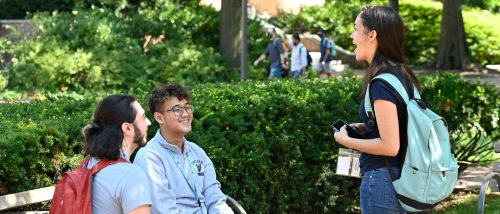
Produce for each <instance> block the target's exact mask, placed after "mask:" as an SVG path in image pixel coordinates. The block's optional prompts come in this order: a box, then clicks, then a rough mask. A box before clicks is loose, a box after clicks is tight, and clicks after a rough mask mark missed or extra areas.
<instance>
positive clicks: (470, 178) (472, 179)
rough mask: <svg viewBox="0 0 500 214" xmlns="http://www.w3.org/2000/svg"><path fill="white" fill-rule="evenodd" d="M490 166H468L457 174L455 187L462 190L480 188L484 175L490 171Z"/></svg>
mask: <svg viewBox="0 0 500 214" xmlns="http://www.w3.org/2000/svg"><path fill="white" fill-rule="evenodd" d="M492 168H493V167H492V166H489V167H485V166H479V167H469V168H467V169H466V170H465V171H463V172H462V173H461V174H460V175H459V176H458V182H457V185H456V186H455V188H457V189H463V190H480V189H481V183H482V182H483V179H484V177H485V176H486V175H488V174H490V173H491V172H492Z"/></svg>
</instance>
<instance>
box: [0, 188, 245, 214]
mask: <svg viewBox="0 0 500 214" xmlns="http://www.w3.org/2000/svg"><path fill="white" fill-rule="evenodd" d="M54 190H55V186H50V187H45V188H40V189H34V190H29V191H24V192H19V193H13V194H9V195H3V196H0V211H2V210H8V209H12V208H16V207H22V206H26V205H30V204H37V203H40V202H44V201H50V200H52V195H54ZM226 202H227V204H228V205H229V207H231V209H233V211H234V213H235V214H246V211H245V209H243V207H242V206H241V204H240V203H238V201H236V200H234V199H233V198H231V197H230V196H227V201H226ZM7 213H11V214H14V213H16V214H21V213H22V214H48V213H49V212H48V211H26V212H7Z"/></svg>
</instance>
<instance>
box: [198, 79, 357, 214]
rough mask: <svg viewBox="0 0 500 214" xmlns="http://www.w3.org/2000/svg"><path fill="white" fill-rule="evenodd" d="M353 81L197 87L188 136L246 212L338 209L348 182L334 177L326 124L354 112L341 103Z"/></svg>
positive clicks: (344, 205)
mask: <svg viewBox="0 0 500 214" xmlns="http://www.w3.org/2000/svg"><path fill="white" fill-rule="evenodd" d="M358 85H359V84H357V80H355V79H351V78H347V79H343V80H342V81H336V82H327V81H317V80H316V81H301V82H298V81H272V82H244V83H241V84H238V85H231V84H217V85H202V86H198V87H195V88H193V90H192V91H193V95H194V96H193V102H192V103H193V104H194V105H195V106H197V112H196V119H195V121H194V127H193V130H194V131H193V133H192V134H191V135H190V136H189V138H190V139H192V140H193V141H194V142H197V143H198V144H199V145H200V146H202V147H203V148H204V149H205V150H206V151H207V153H209V154H210V157H212V161H213V162H214V165H215V166H217V167H216V168H217V170H218V171H217V172H218V177H219V178H220V179H221V180H223V181H224V184H223V188H224V190H225V191H227V192H229V193H230V195H231V196H234V198H237V199H239V200H242V201H243V204H251V205H252V206H247V207H248V209H249V211H248V212H249V213H283V212H285V213H286V212H290V213H325V212H326V213H328V212H341V213H342V212H346V211H347V210H348V207H350V205H352V203H353V202H354V201H353V198H355V195H353V194H352V192H351V193H350V189H352V188H354V187H355V184H354V183H351V182H350V181H348V180H346V179H345V178H342V177H338V176H335V175H334V171H333V170H334V169H335V166H336V165H335V162H336V151H337V148H338V144H332V135H331V133H330V129H329V125H330V123H331V121H333V120H334V119H335V118H337V117H341V118H348V119H350V120H354V118H356V114H357V110H356V109H355V108H347V106H353V105H355V103H356V97H357V95H358V94H357V93H354V92H356V91H359V87H357V86H358ZM344 92H345V93H344ZM297 113H300V116H299V115H297ZM312 121H314V122H312ZM332 184H335V185H332ZM341 197H346V198H350V200H345V198H343V200H339V198H341ZM264 201H265V202H264ZM271 204H272V205H271Z"/></svg>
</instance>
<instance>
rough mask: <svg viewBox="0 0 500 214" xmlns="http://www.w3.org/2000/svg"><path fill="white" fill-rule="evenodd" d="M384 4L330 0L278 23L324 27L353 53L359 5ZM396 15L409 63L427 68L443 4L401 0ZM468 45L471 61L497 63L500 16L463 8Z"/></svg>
mask: <svg viewBox="0 0 500 214" xmlns="http://www.w3.org/2000/svg"><path fill="white" fill-rule="evenodd" d="M367 4H371V5H387V1H371V2H369V3H368V2H367V1H361V0H357V1H350V2H349V3H345V2H344V1H331V2H327V3H325V5H323V6H313V7H307V8H304V9H303V10H302V11H301V12H300V13H299V14H297V15H291V14H285V15H283V16H281V17H279V21H280V22H283V23H286V25H287V26H288V28H289V29H291V30H292V31H298V32H312V33H315V32H316V31H317V30H318V29H319V28H325V29H326V30H327V32H329V33H330V35H331V36H332V37H333V39H334V40H335V43H336V44H337V45H339V46H340V47H342V48H345V49H347V50H353V49H354V46H353V44H352V41H351V38H350V35H351V32H352V31H353V28H352V26H353V23H354V20H355V17H356V16H357V14H358V13H359V10H360V8H361V6H362V5H367ZM399 10H400V11H399V13H400V15H401V17H402V18H403V20H404V22H405V28H406V41H405V47H404V48H405V52H406V54H407V57H408V58H409V61H410V63H411V64H418V65H427V64H431V63H432V62H433V61H434V58H435V56H436V51H437V46H438V43H439V36H440V32H441V31H440V29H441V25H440V23H441V12H442V4H441V3H438V2H433V1H400V2H399ZM462 14H463V19H464V26H465V31H466V34H467V42H468V44H469V48H470V51H471V54H472V58H473V60H474V61H476V62H478V63H480V64H482V65H485V64H497V63H498V62H500V53H499V50H500V47H499V45H500V36H499V35H500V32H499V31H500V30H499V28H498V27H497V26H496V25H495V23H499V22H500V15H498V14H493V13H490V12H488V11H481V10H478V9H471V8H468V7H465V8H464V9H463V10H462Z"/></svg>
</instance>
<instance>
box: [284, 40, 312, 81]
mask: <svg viewBox="0 0 500 214" xmlns="http://www.w3.org/2000/svg"><path fill="white" fill-rule="evenodd" d="M283 37H284V38H285V39H286V41H287V42H288V45H289V46H290V47H292V56H291V59H292V66H291V68H290V70H291V71H292V75H293V77H295V79H299V78H300V74H301V73H305V72H307V70H306V68H307V49H306V47H305V46H304V45H303V44H302V43H301V42H300V35H299V34H298V33H294V34H293V36H292V38H291V39H290V38H287V36H286V34H283Z"/></svg>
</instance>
